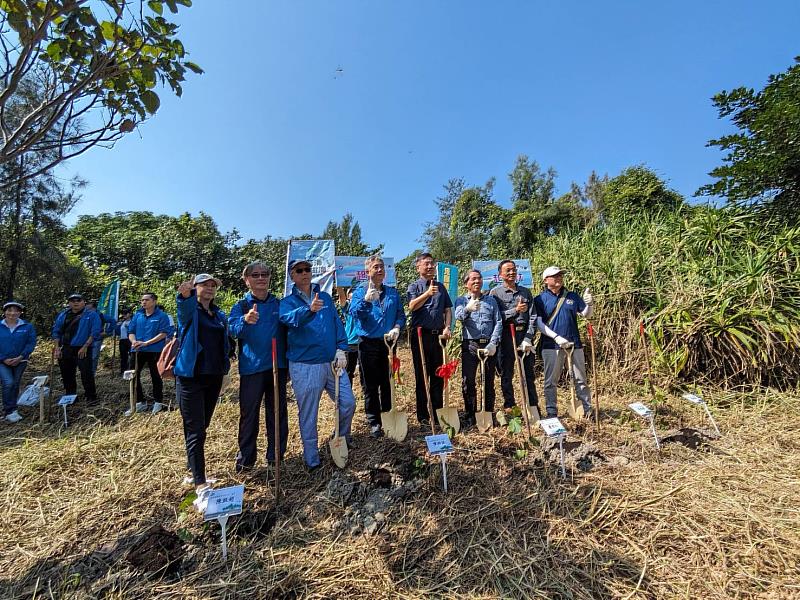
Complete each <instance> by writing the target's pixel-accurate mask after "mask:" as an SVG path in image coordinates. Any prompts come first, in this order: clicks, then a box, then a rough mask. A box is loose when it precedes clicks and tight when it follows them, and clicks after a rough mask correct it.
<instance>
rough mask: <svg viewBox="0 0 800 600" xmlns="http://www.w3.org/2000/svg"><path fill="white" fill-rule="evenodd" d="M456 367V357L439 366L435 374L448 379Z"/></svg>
mask: <svg viewBox="0 0 800 600" xmlns="http://www.w3.org/2000/svg"><path fill="white" fill-rule="evenodd" d="M456 369H458V359H457V358H456V359H455V360H451V361H450V362H449V363H445V364H443V365H442V366H441V367H439V368H438V369H436V375H438V376H439V377H441V378H442V379H444V380H445V381H447V380H448V379H450V378H451V377H452V376H453V375H454V374H455V372H456Z"/></svg>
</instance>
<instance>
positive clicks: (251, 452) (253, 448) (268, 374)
mask: <svg viewBox="0 0 800 600" xmlns="http://www.w3.org/2000/svg"><path fill="white" fill-rule="evenodd" d="M288 374H289V369H278V412H279V416H278V420H279V422H278V427H279V428H280V432H279V435H280V437H281V445H280V448H281V453H280V457H281V460H283V455H284V454H286V444H287V443H288V441H289V414H288V412H287V409H286V380H287V379H288ZM273 383H274V382H273V378H272V369H269V370H268V371H261V372H260V373H253V374H251V375H242V376H240V378H239V453H238V454H237V455H236V469H237V470H238V471H241V470H242V469H247V468H250V467H252V466H253V465H255V464H256V459H257V457H258V431H259V429H260V423H261V402H262V400H263V402H264V427H265V428H266V433H267V461H268V462H273V461H274V460H275V390H274V386H273Z"/></svg>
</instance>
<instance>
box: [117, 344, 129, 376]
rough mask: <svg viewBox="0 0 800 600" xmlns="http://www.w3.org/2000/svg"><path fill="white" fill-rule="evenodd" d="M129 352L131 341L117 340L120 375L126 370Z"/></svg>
mask: <svg viewBox="0 0 800 600" xmlns="http://www.w3.org/2000/svg"><path fill="white" fill-rule="evenodd" d="M130 352H131V341H130V340H128V339H125V340H123V339H122V338H120V339H119V373H120V375H122V374H123V373H124V372H125V371H127V370H128V355H129V354H130Z"/></svg>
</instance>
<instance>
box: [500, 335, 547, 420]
mask: <svg viewBox="0 0 800 600" xmlns="http://www.w3.org/2000/svg"><path fill="white" fill-rule="evenodd" d="M524 337H525V331H524V330H523V331H516V332H515V335H514V338H513V339H512V337H511V331H509V326H508V324H506V325H503V333H502V335H501V337H500V357H499V364H500V387H501V389H502V390H503V408H511V407H512V406H516V401H515V400H514V372H515V371H516V369H517V346H519V345H520V344H521V343H522V340H523V338H524ZM535 358H536V357H535V354H534V353H533V352H529V353H528V354H526V355H525V357H524V358H523V359H522V368H523V370H524V372H525V382H526V384H527V387H528V404H529V405H530V406H535V407H537V410H538V407H539V397H538V396H537V395H536V385H535V381H536V380H535V375H534V372H533V363H534V360H535Z"/></svg>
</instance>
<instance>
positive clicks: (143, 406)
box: [122, 402, 147, 417]
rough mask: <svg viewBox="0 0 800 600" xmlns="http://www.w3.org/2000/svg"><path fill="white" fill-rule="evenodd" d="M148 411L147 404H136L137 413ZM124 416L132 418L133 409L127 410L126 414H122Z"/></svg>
mask: <svg viewBox="0 0 800 600" xmlns="http://www.w3.org/2000/svg"><path fill="white" fill-rule="evenodd" d="M146 410H147V404H146V403H145V402H137V403H136V412H137V413H140V412H144V411H146ZM122 414H123V416H125V417H130V416H131V414H133V413H131V409H130V408H129V409H128V410H126V411H125V412H124V413H122Z"/></svg>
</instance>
